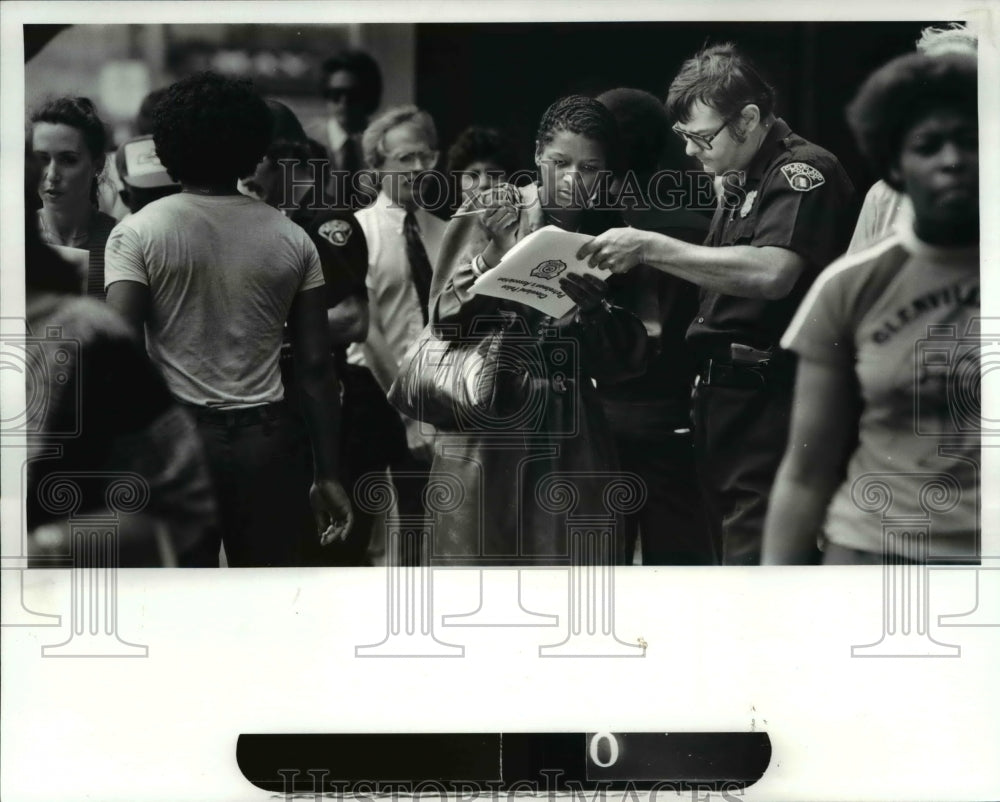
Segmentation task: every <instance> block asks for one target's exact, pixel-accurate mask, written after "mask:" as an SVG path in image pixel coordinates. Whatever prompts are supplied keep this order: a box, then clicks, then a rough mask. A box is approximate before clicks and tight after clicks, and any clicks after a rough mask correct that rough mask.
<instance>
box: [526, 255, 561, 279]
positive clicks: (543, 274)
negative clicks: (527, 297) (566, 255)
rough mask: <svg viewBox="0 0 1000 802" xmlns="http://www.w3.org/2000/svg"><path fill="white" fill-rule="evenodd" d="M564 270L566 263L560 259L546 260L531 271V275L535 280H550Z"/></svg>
mask: <svg viewBox="0 0 1000 802" xmlns="http://www.w3.org/2000/svg"><path fill="white" fill-rule="evenodd" d="M565 269H566V263H565V262H564V261H563V260H562V259H546V260H545V261H544V262H542V263H541V264H539V265H538V267H536V268H534V269H532V271H531V275H532V276H534V277H535V278H545V279H552V278H555V277H556V276H558V275H559V274H560V273H562V272H563V271H564V270H565Z"/></svg>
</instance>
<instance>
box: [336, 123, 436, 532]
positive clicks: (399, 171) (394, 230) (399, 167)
mask: <svg viewBox="0 0 1000 802" xmlns="http://www.w3.org/2000/svg"><path fill="white" fill-rule="evenodd" d="M362 146H363V148H364V156H365V163H366V165H367V166H368V167H369V168H370V169H373V170H375V171H377V176H378V181H379V186H380V190H379V194H378V197H377V199H376V201H375V203H374V204H373V205H372V206H370V207H368V208H367V209H362V210H361V211H359V212H357V214H356V217H357V221H358V223H359V225H360V226H361V229H362V231H363V232H364V235H365V240H366V242H367V244H368V277H367V286H368V307H369V326H368V339H367V340H366V342H365V343H364V344H359V345H355V346H352V351H351V353H350V356H349V358H350V360H351V361H352V362H355V363H359V364H365V365H366V366H367V367H368V368H370V369H371V371H372V373H373V374H374V375H375V378H376V379H377V380H378V382H379V384H380V385H381V387H382V389H383V390H384V391H386V392H388V390H389V387H390V386H391V384H392V382H393V380H394V379H395V378H396V375H397V374H398V372H399V367H400V363H401V361H402V359H403V356H404V355H405V353H406V350H407V348H408V347H409V346H410V345H411V344H412V343H413V341H414V340H416V339H417V337H418V336H419V335H420V332H421V330H422V329H423V328H424V325H425V324H426V322H427V304H428V293H429V292H430V282H431V274H432V272H433V265H434V262H435V261H436V259H437V257H438V252H439V250H440V248H441V240H442V238H443V237H444V231H445V228H446V226H447V224H446V223H445V222H444V221H443V220H441V219H440V218H438V217H435V216H434V215H433V214H431V213H430V212H428V211H427V210H426V209H423V208H421V207H420V206H419V204H418V202H417V192H416V188H415V186H414V179H415V178H416V176H418V175H419V173H420V172H421V171H423V170H430V169H432V168H433V167H434V166H435V165H436V164H437V159H438V151H437V131H436V129H435V126H434V121H433V120H432V119H431V117H430V115H429V114H428V113H427V112H425V111H422V110H420V109H418V108H417V107H416V106H396V107H394V108H391V109H389V110H387V111H385V112H384V113H382V114H381V115H379V116H378V117H377V118H376V119H374V120H373V121H372V122H371V124H370V125H369V126H368V128H367V129H366V130H365V132H364V136H363V137H362ZM404 424H405V425H406V435H407V445H408V447H409V448H408V450H407V452H406V453H408V454H409V458H408V459H406V460H404V461H402V462H401V463H400V464H397V465H394V466H393V468H392V470H393V472H394V473H395V474H396V475H397V476H398V475H399V474H400V473H402V472H406V473H411V474H412V473H420V472H426V471H428V470H429V469H430V459H431V456H432V442H431V440H430V438H429V437H427V436H426V435H425V434H423V433H422V432H421V431H420V424H418V423H417V422H415V421H412V420H410V419H409V418H407V419H404ZM425 483H426V477H425V478H424V480H423V481H422V482H421V481H419V480H416V479H415V478H414V477H410V479H408V480H407V481H406V482H403V483H401V482H398V481H397V482H396V488H397V492H398V493H399V495H400V502H399V506H400V510H401V512H404V513H410V514H420V512H421V511H422V501H421V494H422V492H423V485H424V484H425Z"/></svg>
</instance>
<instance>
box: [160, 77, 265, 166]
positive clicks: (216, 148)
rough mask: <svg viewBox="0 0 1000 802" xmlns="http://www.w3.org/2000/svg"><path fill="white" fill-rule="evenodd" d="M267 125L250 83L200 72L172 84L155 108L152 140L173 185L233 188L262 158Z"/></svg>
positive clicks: (262, 109) (261, 107)
mask: <svg viewBox="0 0 1000 802" xmlns="http://www.w3.org/2000/svg"><path fill="white" fill-rule="evenodd" d="M271 125H272V118H271V112H270V111H269V110H268V108H267V104H265V103H264V99H263V98H262V97H260V95H258V94H257V93H256V92H255V91H254V89H253V86H252V84H251V83H250V82H249V81H247V80H241V79H235V78H225V77H223V76H221V75H217V74H215V73H212V72H200V73H196V74H195V75H192V76H190V77H188V78H185V79H183V80H181V81H178V82H177V83H175V84H172V85H171V86H170V87H168V88H167V91H166V94H165V95H164V96H163V97H162V98H161V99H160V100H159V102H158V103H157V104H156V108H155V110H154V112H153V141H154V142H155V143H156V155H157V156H159V158H160V161H161V162H162V163H163V166H164V167H165V168H166V170H167V173H168V174H169V175H170V177H171V178H172V179H174V180H175V181H179V182H181V183H182V184H183V183H189V184H200V185H205V186H210V185H215V186H224V185H227V184H231V185H234V186H235V184H236V180H237V179H239V178H243V177H245V176H247V175H250V174H251V173H253V172H254V170H255V169H256V167H257V164H258V162H260V160H261V159H262V158H263V156H264V152H265V150H267V146H268V144H269V143H270V141H271Z"/></svg>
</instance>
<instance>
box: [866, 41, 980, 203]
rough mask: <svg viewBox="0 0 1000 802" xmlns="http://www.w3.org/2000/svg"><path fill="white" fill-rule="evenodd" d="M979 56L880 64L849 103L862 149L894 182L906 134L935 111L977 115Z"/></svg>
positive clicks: (901, 59)
mask: <svg viewBox="0 0 1000 802" xmlns="http://www.w3.org/2000/svg"><path fill="white" fill-rule="evenodd" d="M976 74H977V72H976V59H975V57H974V56H971V55H965V54H961V53H948V54H944V55H940V56H934V57H931V56H925V55H923V54H921V53H911V54H909V55H905V56H900V57H899V58H895V59H893V60H892V61H890V62H889V63H888V64H885V65H884V66H882V67H880V68H879V69H878V70H876V71H875V72H874V73H872V74H871V75H870V76H868V79H867V80H866V81H865V82H864V83H863V84H862V85H861V88H860V89H859V90H858V94H857V95H856V96H855V98H854V100H852V101H851V103H850V105H848V107H847V123H848V125H849V126H850V128H851V131H852V132H853V134H854V138H855V139H856V140H857V142H858V147H859V148H860V149H861V152H862V153H863V154H864V155H865V157H866V158H867V159H868V161H869V162H870V164H871V166H872V168H873V169H874V170H875V171H876V172H877V173H878V176H879V177H880V178H882V179H883V180H884V181H885V182H886V183H887V184H889V186H891V187H893V188H894V189H899V187H898V186H896V185H895V184H894V183H893V181H892V178H891V177H890V175H889V173H890V168H891V167H892V166H893V165H895V164H896V163H897V162H898V161H899V155H900V149H901V147H902V143H903V137H904V136H905V134H906V132H907V131H908V130H910V129H911V128H912V127H913V125H914V124H916V123H917V122H919V121H920V120H922V119H924V118H926V117H927V116H928V114H930V113H931V112H933V111H935V110H937V109H942V108H947V109H956V110H957V111H959V112H961V113H963V114H967V115H969V116H970V117H972V118H973V119H975V118H976V110H977V92H976Z"/></svg>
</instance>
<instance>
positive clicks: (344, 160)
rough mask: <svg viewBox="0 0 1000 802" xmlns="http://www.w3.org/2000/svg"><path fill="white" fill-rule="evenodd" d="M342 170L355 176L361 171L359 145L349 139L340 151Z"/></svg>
mask: <svg viewBox="0 0 1000 802" xmlns="http://www.w3.org/2000/svg"><path fill="white" fill-rule="evenodd" d="M340 169H341V170H343V171H344V172H346V173H350V174H351V175H354V173H356V172H357V171H358V170H360V169H361V158H360V156H359V155H358V143H357V142H355V141H354V140H353V139H351V138H348V139H347V141H346V142H344V146H343V147H342V148H341V149H340Z"/></svg>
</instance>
